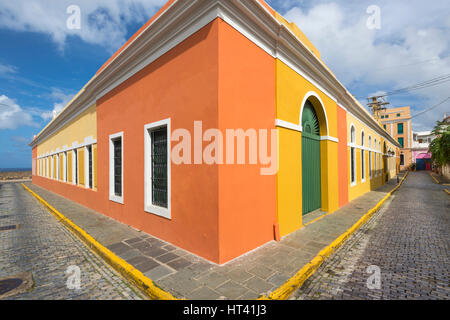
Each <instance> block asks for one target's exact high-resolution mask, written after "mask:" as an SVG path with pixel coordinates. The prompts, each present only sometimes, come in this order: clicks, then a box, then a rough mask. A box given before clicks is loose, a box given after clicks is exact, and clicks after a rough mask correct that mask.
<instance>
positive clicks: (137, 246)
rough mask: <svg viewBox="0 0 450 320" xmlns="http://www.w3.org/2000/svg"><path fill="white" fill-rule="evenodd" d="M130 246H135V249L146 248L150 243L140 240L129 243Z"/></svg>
mask: <svg viewBox="0 0 450 320" xmlns="http://www.w3.org/2000/svg"><path fill="white" fill-rule="evenodd" d="M130 246H131V247H133V248H135V249H138V250H140V251H143V250H148V249H151V248H152V246H151V244H150V243H148V242H147V241H140V242H135V243H131V244H130Z"/></svg>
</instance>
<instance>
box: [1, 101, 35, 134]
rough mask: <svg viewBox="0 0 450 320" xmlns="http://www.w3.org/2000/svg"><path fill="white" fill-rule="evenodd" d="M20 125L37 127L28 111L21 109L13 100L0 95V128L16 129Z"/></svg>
mask: <svg viewBox="0 0 450 320" xmlns="http://www.w3.org/2000/svg"><path fill="white" fill-rule="evenodd" d="M20 126H31V127H37V126H38V125H37V123H35V122H34V121H33V117H32V116H31V114H30V113H28V112H27V111H25V110H23V109H22V108H21V107H20V106H19V105H17V104H16V103H15V102H14V101H13V100H11V99H10V98H8V97H7V96H5V95H0V130H1V129H17V128H18V127H20Z"/></svg>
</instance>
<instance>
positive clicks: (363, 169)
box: [361, 130, 366, 183]
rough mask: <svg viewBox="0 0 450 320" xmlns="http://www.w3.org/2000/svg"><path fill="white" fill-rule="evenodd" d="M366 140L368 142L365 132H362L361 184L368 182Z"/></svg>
mask: <svg viewBox="0 0 450 320" xmlns="http://www.w3.org/2000/svg"><path fill="white" fill-rule="evenodd" d="M364 140H366V134H365V132H364V130H362V132H361V182H362V183H364V182H366V159H365V158H366V155H365V152H364V151H365V150H364Z"/></svg>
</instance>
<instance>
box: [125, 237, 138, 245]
mask: <svg viewBox="0 0 450 320" xmlns="http://www.w3.org/2000/svg"><path fill="white" fill-rule="evenodd" d="M140 241H142V239H141V238H132V239H127V240H124V241H123V242H125V243H126V244H132V243H137V242H140Z"/></svg>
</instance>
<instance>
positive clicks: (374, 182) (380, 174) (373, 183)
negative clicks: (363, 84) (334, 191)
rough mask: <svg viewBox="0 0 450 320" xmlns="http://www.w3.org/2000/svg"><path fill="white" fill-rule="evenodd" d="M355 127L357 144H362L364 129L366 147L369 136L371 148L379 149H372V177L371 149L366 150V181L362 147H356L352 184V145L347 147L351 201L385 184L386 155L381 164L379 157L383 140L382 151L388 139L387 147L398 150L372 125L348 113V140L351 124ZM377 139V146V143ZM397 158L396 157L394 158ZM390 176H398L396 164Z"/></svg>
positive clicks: (382, 157)
mask: <svg viewBox="0 0 450 320" xmlns="http://www.w3.org/2000/svg"><path fill="white" fill-rule="evenodd" d="M352 125H353V126H354V127H355V130H356V132H355V133H356V134H355V138H356V145H357V146H361V139H362V136H361V133H362V130H364V136H365V144H364V146H365V147H368V145H369V137H371V143H372V146H371V149H375V150H377V153H375V152H373V151H372V178H371V179H370V176H369V151H368V150H365V151H364V164H365V182H363V181H362V172H361V171H362V170H361V149H359V148H355V161H356V162H355V164H356V185H354V186H352V185H351V163H350V162H351V147H348V148H347V152H348V161H349V163H348V169H349V170H348V181H349V193H348V194H349V201H352V200H354V199H356V198H358V197H360V196H362V195H363V194H365V193H366V192H369V191H371V190H374V189H376V188H379V187H380V186H382V185H383V184H385V179H386V173H387V172H385V171H384V166H385V160H384V159H385V157H384V156H383V155H381V164H380V161H379V159H380V157H379V151H380V147H379V143H380V142H381V151H382V152H383V153H384V151H383V143H384V142H385V141H386V147H388V148H390V149H392V150H396V147H395V146H394V145H393V144H391V143H390V142H389V141H387V140H385V139H384V138H383V137H381V136H380V135H379V134H378V133H376V132H375V131H374V130H372V129H371V128H370V127H368V126H367V125H365V124H364V123H362V122H360V121H359V120H358V119H357V118H355V117H353V116H352V115H351V114H349V113H347V126H348V128H347V134H348V137H347V139H348V142H349V143H350V141H351V126H352ZM375 140H376V146H375V145H374V144H375ZM375 157H377V160H375ZM394 159H395V158H394ZM394 161H395V160H392V163H394ZM376 162H378V165H377V170H376V171H375V165H376ZM389 176H390V177H391V178H393V177H395V176H396V168H395V165H393V166H392V167H391V170H390V171H389Z"/></svg>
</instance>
